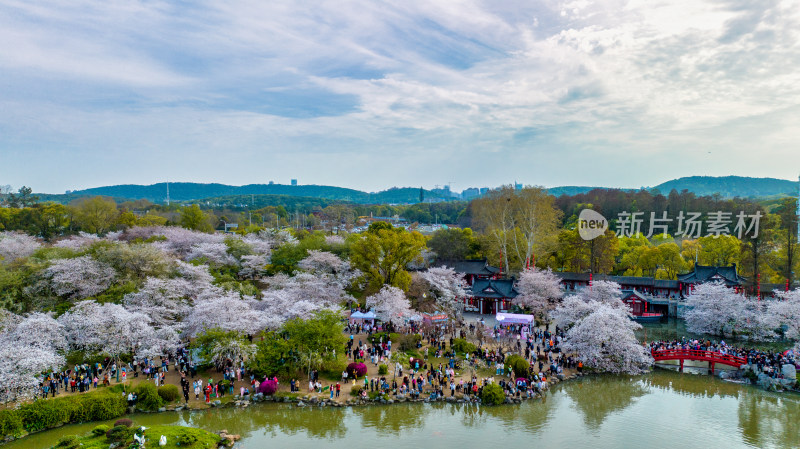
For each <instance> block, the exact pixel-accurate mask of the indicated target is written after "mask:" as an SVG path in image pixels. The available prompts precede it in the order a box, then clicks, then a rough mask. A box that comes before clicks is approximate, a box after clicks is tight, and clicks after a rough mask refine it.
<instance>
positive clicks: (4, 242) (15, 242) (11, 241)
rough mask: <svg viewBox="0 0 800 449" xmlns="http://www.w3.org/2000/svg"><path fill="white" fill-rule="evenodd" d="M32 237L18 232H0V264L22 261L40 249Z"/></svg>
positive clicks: (40, 245) (39, 244) (39, 245)
mask: <svg viewBox="0 0 800 449" xmlns="http://www.w3.org/2000/svg"><path fill="white" fill-rule="evenodd" d="M41 247H42V244H41V243H39V241H38V240H36V239H35V238H34V237H31V236H29V235H27V234H23V233H20V232H8V231H5V232H0V263H11V262H14V261H15V260H17V259H23V258H25V257H28V256H30V255H31V254H33V253H34V252H35V251H36V250H37V249H39V248H41Z"/></svg>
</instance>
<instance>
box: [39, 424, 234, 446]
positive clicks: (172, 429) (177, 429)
mask: <svg viewBox="0 0 800 449" xmlns="http://www.w3.org/2000/svg"><path fill="white" fill-rule="evenodd" d="M135 428H138V427H137V426H136V424H134V426H133V427H132V429H135ZM145 433H146V435H147V443H146V446H147V447H161V446H159V445H158V442H159V439H160V438H161V435H164V436H166V437H167V445H166V446H163V447H165V448H180V449H206V448H216V447H217V443H218V442H219V440H220V438H219V436H218V435H216V434H214V433H211V432H208V431H205V430H203V429H195V428H192V427H181V426H152V427H148V428H147V432H145ZM187 437H188V441H192V442H191V443H188V444H187V443H186V442H184V443H183V444H181V443H180V441H181V438H187ZM79 441H80V443H81V446H80V447H81V449H108V446H109V441H108V440H107V439H106V437H105V435H100V436H95V435H92V434H89V435H87V436H84V437H80V438H79ZM184 441H187V440H184ZM132 442H133V437H132V436H131V437H130V438H129V439H128V440H127V441H126V442H125V444H123V445H121V446H120V447H128V446H129V445H130V444H131V443H132ZM54 449H58V446H54Z"/></svg>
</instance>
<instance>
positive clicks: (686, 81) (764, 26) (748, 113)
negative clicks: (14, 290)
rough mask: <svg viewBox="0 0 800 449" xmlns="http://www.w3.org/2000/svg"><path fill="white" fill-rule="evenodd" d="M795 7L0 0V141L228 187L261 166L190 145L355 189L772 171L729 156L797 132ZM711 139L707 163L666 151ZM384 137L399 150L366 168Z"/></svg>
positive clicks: (636, 0) (17, 153)
mask: <svg viewBox="0 0 800 449" xmlns="http://www.w3.org/2000/svg"><path fill="white" fill-rule="evenodd" d="M799 3H800V2H798V1H796V0H792V1H783V2H777V1H776V2H769V3H758V2H757V3H753V2H746V1H737V0H731V1H703V0H673V1H664V0H631V1H623V0H614V1H607V2H599V3H598V2H588V1H584V0H577V1H573V0H571V1H558V0H547V1H544V2H535V3H531V2H520V3H516V4H515V3H512V2H499V3H498V2H489V1H463V2H449V1H434V2H431V1H424V2H423V1H419V2H416V1H394V2H380V3H376V2H352V1H344V2H341V1H340V2H325V1H320V2H313V3H308V2H301V3H297V2H289V1H271V2H261V1H255V0H254V1H247V0H240V1H231V2H210V1H207V2H198V3H195V4H193V5H191V6H187V5H186V4H178V3H172V2H167V1H161V2H144V1H126V2H123V1H111V2H97V1H84V2H67V1H50V2H47V1H43V2H36V3H35V4H29V3H25V2H17V1H9V2H5V3H4V4H3V5H2V6H0V39H1V40H2V41H3V42H10V43H12V44H11V45H4V46H2V47H0V70H2V71H3V72H4V73H6V74H7V77H6V80H5V81H2V83H3V85H2V87H3V88H2V89H0V104H3V105H4V107H3V108H0V150H2V151H3V153H4V154H10V155H11V158H12V159H14V158H24V157H26V156H30V154H29V153H40V154H48V155H51V157H52V158H54V159H53V160H56V161H58V160H59V158H64V157H73V156H76V155H79V156H80V157H84V158H92V157H94V158H96V159H97V160H99V161H101V162H102V164H108V166H111V165H114V164H115V163H116V166H117V167H120V166H122V167H124V166H128V165H126V164H120V163H119V162H120V161H122V160H124V159H125V158H127V157H130V152H132V151H139V152H141V153H143V154H153V155H156V154H160V155H161V156H162V157H166V158H167V159H169V160H178V161H180V160H187V159H192V161H193V162H192V164H190V165H191V166H192V167H191V169H190V168H188V167H187V168H185V169H184V168H182V166H179V167H178V168H177V170H178V171H179V172H181V171H183V170H185V173H183V176H182V177H183V178H192V177H193V179H196V180H205V181H225V182H231V183H237V184H241V183H247V182H260V181H262V179H259V178H258V176H259V175H258V173H261V174H264V173H265V172H264V170H262V171H260V172H259V171H257V170H255V169H253V170H250V171H248V170H245V171H244V174H245V175H246V176H247V177H244V178H242V177H241V174H242V171H240V172H239V176H238V177H235V176H233V175H228V174H225V173H219V169H220V167H221V166H220V164H218V163H217V162H215V161H208V162H205V161H204V159H202V158H192V155H196V154H203V155H207V156H208V157H210V158H213V157H214V155H219V154H225V155H226V156H228V157H234V158H236V157H239V158H249V159H250V160H252V161H254V162H256V165H258V163H261V164H263V165H264V166H266V167H267V168H266V169H265V170H266V172H267V173H269V172H270V170H274V173H276V174H277V173H283V172H284V171H285V170H284V168H280V169H278V168H275V169H273V168H270V166H271V162H272V161H274V160H275V159H276V158H277V159H280V160H281V161H282V162H283V163H285V164H299V165H301V166H303V168H302V171H303V175H304V177H305V178H306V179H307V180H308V182H320V181H317V179H323V178H325V179H329V181H328V182H332V183H335V184H344V182H343V181H339V182H337V181H336V177H337V176H338V177H340V178H341V179H348V180H351V179H353V177H354V176H355V175H358V178H357V181H356V182H357V183H360V185H358V184H356V185H354V186H355V187H363V188H368V189H371V190H374V189H380V188H383V187H387V186H388V185H389V184H392V183H396V184H403V185H405V184H413V185H418V184H425V185H431V184H434V183H441V182H439V181H441V180H440V179H436V180H432V179H431V177H432V176H441V177H447V178H450V179H452V178H457V179H456V182H457V183H462V184H463V185H464V186H467V185H469V184H481V185H493V184H496V183H498V182H508V180H509V179H508V178H511V177H514V178H517V179H518V180H521V181H524V182H529V183H537V184H548V185H557V184H588V183H601V184H606V185H614V184H617V185H620V184H622V185H626V186H638V185H646V184H656V183H657V182H658V181H660V180H661V179H652V177H653V174H652V173H648V171H647V170H631V168H635V167H641V168H642V169H645V168H648V167H653V166H658V167H661V168H663V170H662V172H660V173H659V176H665V177H677V176H682V175H685V174H697V173H698V170H699V173H700V174H703V173H704V172H703V170H706V171H707V172H709V171H714V170H717V171H719V173H714V174H728V173H736V174H751V175H774V176H784V177H790V176H793V173H792V172H791V170H792V169H791V165H792V164H791V163H794V164H795V165H796V164H797V163H800V156H798V155H795V154H791V153H789V154H786V155H785V156H786V158H788V161H787V163H786V164H782V165H783V166H782V167H775V166H774V165H772V166H769V165H767V164H766V162H765V163H764V164H763V165H759V163H755V164H753V163H750V162H748V163H742V162H741V161H742V160H744V159H747V158H749V157H750V155H751V154H752V153H753V152H754V151H761V152H767V153H770V152H774V154H776V155H777V154H782V155H783V153H782V151H783V149H782V147H783V146H785V145H791V144H792V142H796V139H797V137H798V136H797V133H798V132H797V131H796V130H795V128H796V127H795V126H794V125H793V123H797V119H798V118H800V113H798V108H797V106H796V105H798V104H800V70H798V68H800V67H799V66H800V47H799V46H798V42H800V36H798V32H800V31H798V30H800V4H799ZM3 111H5V112H3ZM742 130H747V131H746V133H743V131H742ZM65 149H66V150H65ZM708 151H713V152H714V154H715V155H720V156H722V153H724V154H725V156H726V157H719V158H717V159H716V161H715V162H714V165H713V168H712V167H711V166H710V165H711V161H710V160H709V161H708V162H709V164H708V165H709V166H706V167H703V166H701V167H687V166H686V164H685V163H682V162H680V160H681V158H684V157H691V155H693V154H705V155H707V154H709V153H708ZM387 153H388V154H407V155H409V156H410V157H407V158H402V159H401V160H400V161H399V162H397V163H395V170H394V171H393V173H392V174H391V175H390V176H387V175H386V174H383V173H381V174H375V175H372V174H370V172H369V168H370V167H373V166H378V165H379V164H382V163H385V162H386V160H387V157H386V154H387ZM412 156H413V157H412ZM309 157H312V158H319V159H320V161H321V162H320V163H316V162H313V161H309ZM343 157H346V158H347V159H348V160H351V161H352V163H350V164H348V163H342V164H341V168H340V171H339V172H338V173H336V172H334V173H327V172H325V170H326V169H327V170H329V169H330V167H331V163H332V161H333V162H334V163H335V161H341V160H342V158H343ZM415 158H416V159H415ZM453 158H456V159H458V161H457V162H456V161H453ZM621 158H625V163H624V164H622V163H621V162H620V160H621ZM598 160H600V161H599V162H598ZM765 160H766V159H765ZM323 162H324V163H323ZM426 163H431V164H436V165H434V166H433V167H431V168H426V169H425V170H420V165H423V164H426ZM223 165H224V164H223ZM7 166H9V167H11V166H15V167H20V169H19V170H14V171H13V172H9V173H3V172H2V171H0V176H5V177H6V178H9V179H10V181H3V180H2V179H0V181H3V182H2V183H6V182H11V183H12V184H17V185H19V184H33V185H34V187H37V188H38V189H39V190H46V189H50V190H61V189H64V188H72V187H75V184H76V182H75V181H74V180H73V179H71V178H70V177H69V176H68V175H64V176H58V175H56V176H53V175H52V174H47V175H46V176H42V175H41V170H37V169H36V167H30V168H27V166H26V165H25V164H23V163H22V159H14V160H10V161H8V165H7ZM573 167H581V168H583V167H586V168H587V169H593V170H592V174H591V175H588V176H587V175H586V174H584V172H585V170H573V169H572V168H573ZM100 168H102V167H100ZM106 169H107V167H106ZM0 170H2V169H0ZM122 170H124V168H122ZM150 170H154V171H155V172H154V173H152V174H148V176H151V177H155V176H162V175H161V173H159V169H158V168H153V166H152V165H150ZM175 170H176V168H175V167H174V166H173V167H172V172H173V176H174V171H175ZM298 170H300V169H299V168H298ZM692 170H695V171H694V172H692ZM708 174H711V173H708ZM93 176H94V177H93ZM267 176H268V175H267ZM141 177H142V171H141V170H138V171H131V172H130V173H126V174H125V180H126V182H147V181H149V180H147V181H146V180H144V179H141V181H139V179H140V178H141ZM83 179H85V180H88V181H84V182H88V183H90V184H99V183H101V181H100V178H99V177H97V176H96V175H92V172H86V173H85V174H84V176H83ZM92 179H96V180H97V181H96V182H93V181H91V180H92ZM649 179H651V180H649ZM39 185H41V186H47V187H38V186H39ZM350 185H353V184H350Z"/></svg>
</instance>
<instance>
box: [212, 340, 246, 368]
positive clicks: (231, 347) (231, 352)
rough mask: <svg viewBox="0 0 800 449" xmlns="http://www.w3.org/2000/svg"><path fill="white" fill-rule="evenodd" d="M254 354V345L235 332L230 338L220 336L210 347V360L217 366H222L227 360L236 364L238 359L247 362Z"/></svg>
mask: <svg viewBox="0 0 800 449" xmlns="http://www.w3.org/2000/svg"><path fill="white" fill-rule="evenodd" d="M255 354H256V345H254V344H252V343H248V342H246V341H245V339H244V337H243V336H242V335H239V334H237V335H236V336H234V337H232V338H222V339H218V340H216V341H215V342H214V345H213V346H212V348H211V361H212V362H213V363H214V366H216V367H217V368H222V367H224V366H225V364H226V363H227V362H228V361H231V362H232V363H234V364H236V363H237V362H238V361H242V362H245V363H247V362H249V361H250V359H251V358H253V356H254V355H255Z"/></svg>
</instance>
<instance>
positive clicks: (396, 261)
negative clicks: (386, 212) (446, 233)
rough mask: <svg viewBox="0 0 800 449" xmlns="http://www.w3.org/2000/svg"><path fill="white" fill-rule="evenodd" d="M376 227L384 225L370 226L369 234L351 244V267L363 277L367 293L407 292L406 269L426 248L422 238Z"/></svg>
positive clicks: (389, 228) (390, 228) (396, 230)
mask: <svg viewBox="0 0 800 449" xmlns="http://www.w3.org/2000/svg"><path fill="white" fill-rule="evenodd" d="M379 223H383V222H377V223H373V224H372V225H370V230H369V231H367V232H365V233H364V234H362V235H361V236H360V238H359V239H358V240H356V241H355V242H354V243H353V245H352V249H351V256H350V263H351V264H352V265H353V267H355V268H357V269H359V270H361V272H363V273H364V276H365V277H366V280H367V283H368V288H369V290H370V291H373V292H376V291H379V290H380V289H381V288H382V287H383V286H384V285H392V286H395V287H398V288H401V289H402V290H403V291H405V290H408V287H409V285H410V283H411V276H410V275H409V274H408V272H407V271H406V265H408V264H409V263H411V261H413V260H414V259H415V258H416V257H417V256H418V255H419V253H420V251H421V250H422V248H424V247H425V238H424V237H423V236H422V234H420V233H418V232H408V231H406V230H404V229H402V228H393V227H392V226H391V225H390V224H388V223H384V225H385V226H375V225H377V224H379Z"/></svg>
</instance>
